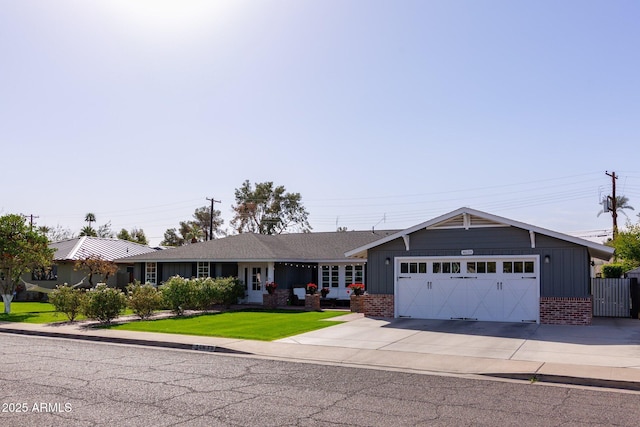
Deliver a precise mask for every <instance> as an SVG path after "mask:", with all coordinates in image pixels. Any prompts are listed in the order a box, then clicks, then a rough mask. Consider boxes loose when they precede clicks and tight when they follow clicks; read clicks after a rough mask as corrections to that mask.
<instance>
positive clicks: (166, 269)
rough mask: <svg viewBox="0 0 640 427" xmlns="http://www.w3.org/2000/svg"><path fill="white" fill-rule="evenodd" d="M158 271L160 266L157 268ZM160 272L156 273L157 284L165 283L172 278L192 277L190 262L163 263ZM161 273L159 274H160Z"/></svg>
mask: <svg viewBox="0 0 640 427" xmlns="http://www.w3.org/2000/svg"><path fill="white" fill-rule="evenodd" d="M158 268H159V269H160V266H158ZM161 270H162V272H158V273H159V274H158V275H159V276H161V277H158V282H166V281H167V280H169V279H170V278H171V277H173V276H181V277H184V278H186V279H190V278H191V277H193V266H192V263H190V262H163V263H162V269H161ZM160 273H161V274H160Z"/></svg>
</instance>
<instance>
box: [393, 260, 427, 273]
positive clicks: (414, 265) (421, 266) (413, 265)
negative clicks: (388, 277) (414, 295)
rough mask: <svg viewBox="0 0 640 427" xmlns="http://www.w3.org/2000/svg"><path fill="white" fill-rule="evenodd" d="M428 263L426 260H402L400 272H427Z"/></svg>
mask: <svg viewBox="0 0 640 427" xmlns="http://www.w3.org/2000/svg"><path fill="white" fill-rule="evenodd" d="M426 272H427V263H426V262H401V263H400V273H403V274H409V273H410V274H416V273H419V274H426Z"/></svg>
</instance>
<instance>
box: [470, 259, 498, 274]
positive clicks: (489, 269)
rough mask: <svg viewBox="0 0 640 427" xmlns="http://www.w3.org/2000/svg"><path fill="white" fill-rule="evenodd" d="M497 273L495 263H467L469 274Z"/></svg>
mask: <svg viewBox="0 0 640 427" xmlns="http://www.w3.org/2000/svg"><path fill="white" fill-rule="evenodd" d="M495 272H496V263H495V261H471V262H468V263H467V273H471V274H491V273H495Z"/></svg>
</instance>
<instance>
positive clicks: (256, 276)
mask: <svg viewBox="0 0 640 427" xmlns="http://www.w3.org/2000/svg"><path fill="white" fill-rule="evenodd" d="M251 289H252V290H254V291H259V290H260V289H262V269H261V268H260V267H253V268H252V269H251Z"/></svg>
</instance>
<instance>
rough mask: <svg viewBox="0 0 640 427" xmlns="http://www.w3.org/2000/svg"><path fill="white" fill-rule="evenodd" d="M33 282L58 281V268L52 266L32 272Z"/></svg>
mask: <svg viewBox="0 0 640 427" xmlns="http://www.w3.org/2000/svg"><path fill="white" fill-rule="evenodd" d="M31 279H32V280H58V266H57V265H52V266H50V267H45V268H41V267H40V268H35V269H34V270H33V271H32V272H31Z"/></svg>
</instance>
